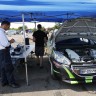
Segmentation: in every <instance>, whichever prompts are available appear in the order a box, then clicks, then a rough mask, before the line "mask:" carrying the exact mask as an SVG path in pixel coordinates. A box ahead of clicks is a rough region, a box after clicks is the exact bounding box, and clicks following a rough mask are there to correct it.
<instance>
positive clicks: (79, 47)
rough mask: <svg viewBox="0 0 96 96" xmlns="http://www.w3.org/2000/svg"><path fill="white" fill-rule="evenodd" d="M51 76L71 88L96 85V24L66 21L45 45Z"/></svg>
mask: <svg viewBox="0 0 96 96" xmlns="http://www.w3.org/2000/svg"><path fill="white" fill-rule="evenodd" d="M47 47H48V53H49V61H50V64H51V68H50V69H51V75H52V77H53V78H58V79H61V80H62V81H64V82H67V83H70V84H78V83H92V82H96V20H95V19H91V18H78V19H74V20H69V21H66V22H64V23H63V24H62V26H61V27H60V29H59V30H58V31H57V32H55V33H53V34H52V35H51V37H50V39H49V40H48V43H47Z"/></svg>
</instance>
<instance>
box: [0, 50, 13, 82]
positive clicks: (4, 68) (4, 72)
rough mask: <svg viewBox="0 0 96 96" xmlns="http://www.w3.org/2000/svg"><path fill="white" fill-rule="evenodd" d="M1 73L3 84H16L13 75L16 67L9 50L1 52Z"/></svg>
mask: <svg viewBox="0 0 96 96" xmlns="http://www.w3.org/2000/svg"><path fill="white" fill-rule="evenodd" d="M0 71H1V72H0V73H1V83H9V84H12V83H15V79H14V75H13V71H14V67H13V64H12V61H11V56H10V50H9V49H2V50H0Z"/></svg>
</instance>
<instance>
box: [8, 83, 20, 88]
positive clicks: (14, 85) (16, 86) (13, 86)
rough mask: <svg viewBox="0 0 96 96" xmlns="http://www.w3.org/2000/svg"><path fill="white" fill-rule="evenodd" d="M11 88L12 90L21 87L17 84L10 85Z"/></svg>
mask: <svg viewBox="0 0 96 96" xmlns="http://www.w3.org/2000/svg"><path fill="white" fill-rule="evenodd" d="M9 86H10V87H12V88H19V87H20V85H19V84H17V83H12V84H9Z"/></svg>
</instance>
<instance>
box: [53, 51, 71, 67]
mask: <svg viewBox="0 0 96 96" xmlns="http://www.w3.org/2000/svg"><path fill="white" fill-rule="evenodd" d="M53 57H54V59H55V60H56V61H57V62H59V63H61V64H67V65H70V64H71V62H70V60H69V59H68V58H66V57H65V56H64V55H63V54H62V53H61V52H58V51H53Z"/></svg>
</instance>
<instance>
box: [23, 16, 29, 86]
mask: <svg viewBox="0 0 96 96" xmlns="http://www.w3.org/2000/svg"><path fill="white" fill-rule="evenodd" d="M22 22H23V34H24V51H25V53H26V45H25V23H24V14H22ZM24 59H25V70H26V83H27V85H28V70H27V57H26V55H25V58H24Z"/></svg>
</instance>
